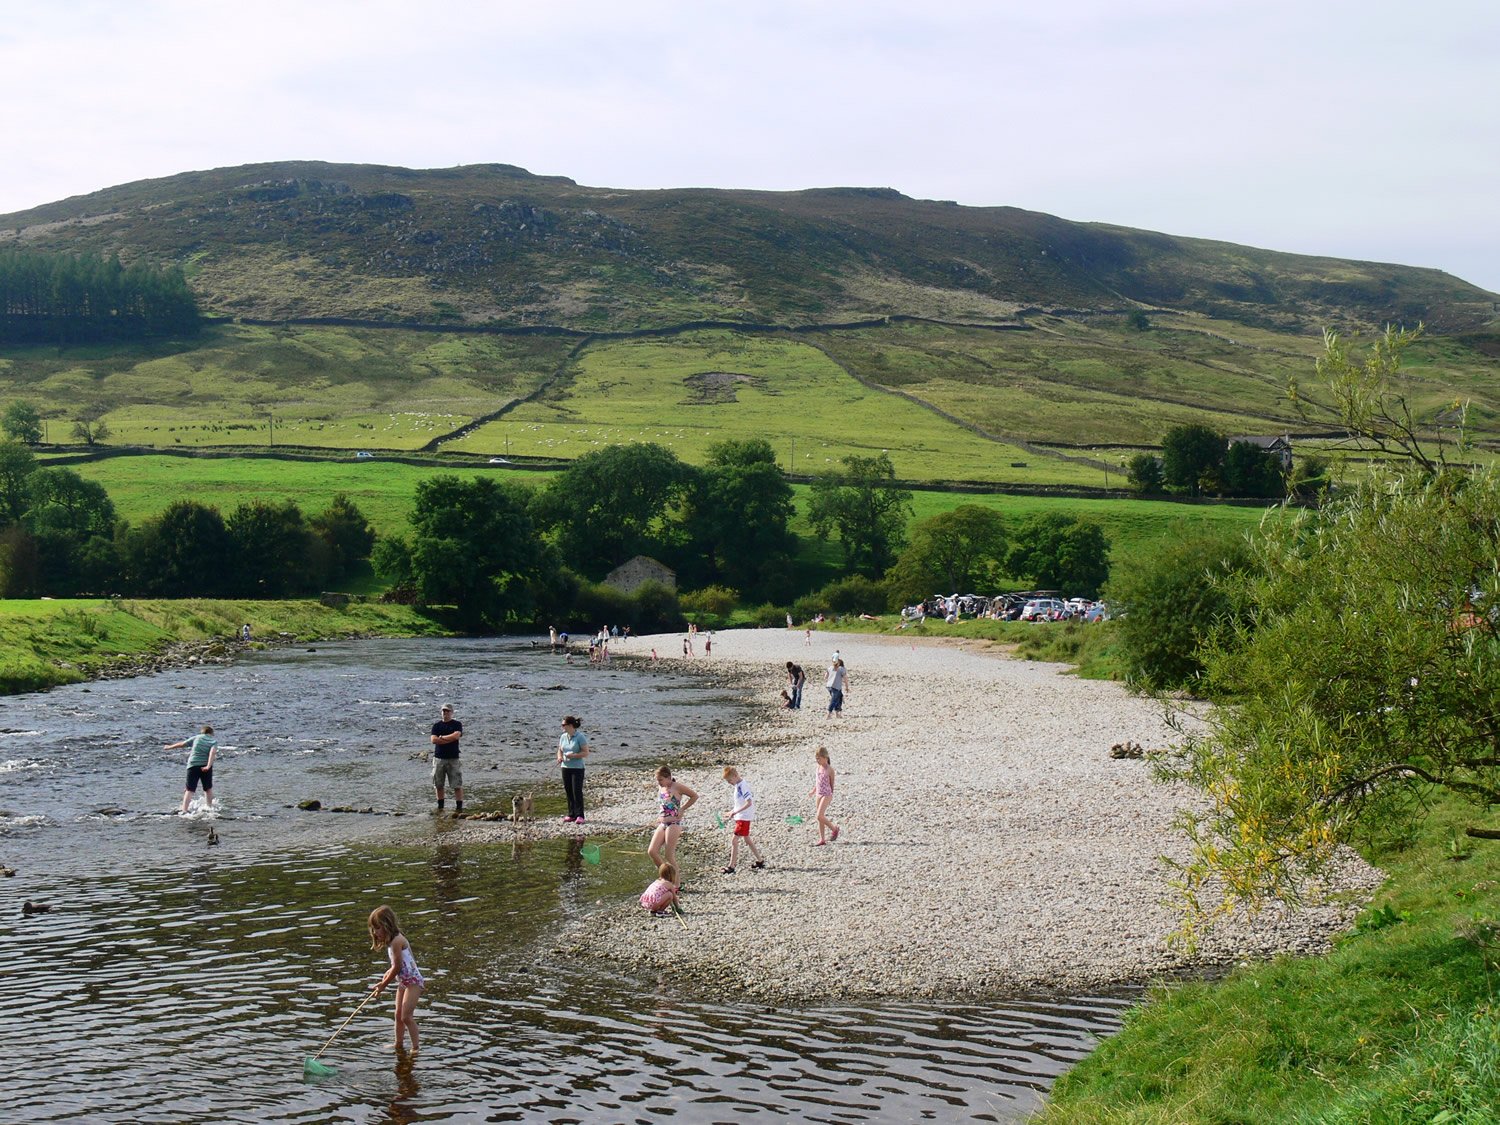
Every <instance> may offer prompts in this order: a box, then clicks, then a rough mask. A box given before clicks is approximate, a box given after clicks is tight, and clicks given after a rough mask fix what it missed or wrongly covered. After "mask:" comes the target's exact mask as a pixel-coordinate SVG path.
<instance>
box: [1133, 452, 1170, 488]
mask: <svg viewBox="0 0 1500 1125" xmlns="http://www.w3.org/2000/svg"><path fill="white" fill-rule="evenodd" d="M1125 477H1126V479H1127V480H1129V481H1130V487H1131V488H1133V489H1135V490H1136V491H1137V492H1140V493H1143V494H1144V495H1146V496H1152V495H1155V494H1156V493H1158V492H1160V491H1161V490H1162V488H1163V487H1164V485H1165V484H1166V481H1165V478H1164V477H1163V476H1162V470H1161V458H1160V457H1158V456H1156V454H1154V453H1137V454H1136V455H1135V456H1134V457H1132V458H1131V459H1130V461H1129V462H1128V463H1127V464H1126V466H1125Z"/></svg>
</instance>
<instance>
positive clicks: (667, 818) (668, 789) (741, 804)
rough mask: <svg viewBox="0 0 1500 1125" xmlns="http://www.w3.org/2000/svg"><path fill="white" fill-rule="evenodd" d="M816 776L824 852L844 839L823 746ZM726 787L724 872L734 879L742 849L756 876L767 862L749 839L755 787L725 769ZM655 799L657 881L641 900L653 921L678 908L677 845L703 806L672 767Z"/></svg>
mask: <svg viewBox="0 0 1500 1125" xmlns="http://www.w3.org/2000/svg"><path fill="white" fill-rule="evenodd" d="M813 759H814V761H815V763H816V771H815V773H814V775H813V787H812V790H811V792H809V793H808V796H809V797H812V798H813V799H814V802H815V804H814V807H815V808H816V810H817V818H818V839H817V842H816V843H814V844H813V847H823V846H825V845H827V844H831V843H833V842H834V841H835V840H837V839H838V838H839V826H838V825H837V824H835V823H834V822H833V821H832V820H831V819H830V818H829V816H828V806H829V805H831V804H832V803H833V787H834V780H835V776H836V775H835V772H834V768H833V762H832V761H831V760H830V758H829V756H828V750H827V748H826V747H823V746H819V747H818V749H817V752H816V753H815V754H814V755H813ZM723 778H724V784H726V785H728V786H729V787H730V792H731V796H730V809H729V821H728V825H727V827H728V828H729V830H730V835H729V863H728V864H727V865H726V866H725V867H724V869H723V872H724V874H725V875H733V874H735V873H736V872H737V871H738V869H739V862H740V844H741V843H743V844H744V845H745V847H746V848H747V849H748V850H749V852H750V857H751V864H750V867H751V870H760V869H761V868H764V867H765V866H766V857H765V856H764V855H762V854H761V850H760V848H759V847H758V846H757V845H756V843H755V841H754V840H752V839H751V838H750V827H751V825H752V824H753V823H754V821H755V816H756V811H755V793H754V791H753V790H752V789H751V787H750V783H749V782H748V781H747V780H745V778H744V777H742V776H741V775H740V771H739V770H738V769H736V768H735V767H734V766H725V767H724V773H723ZM656 787H657V789H656V798H657V802H658V804H659V805H660V809H661V811H660V815H659V817H658V820H657V823H656V827H655V829H654V830H653V831H652V833H651V842H650V843H649V844H648V845H647V846H646V854H647V855H648V856H649V857H650V858H651V862H652V863H653V864H655V865H656V879H655V881H654V882H652V883H651V885H650V886H648V887H647V888H646V890H645V891H644V892H643V893H642V895H641V906H643V907H644V908H645V909H647V910H649V911H650V912H651V913H652V914H654V915H658V916H660V915H664V914H667V913H668V912H669V911H671V910H672V908H673V907H674V906H675V905H676V903H677V896H678V895H679V894H681V893H682V889H683V888H682V881H681V880H680V879H679V878H678V874H677V841H678V840H679V839H680V838H681V836H682V827H683V817H684V816H685V815H686V813H687V811H688V809H690V808H692V807H693V805H694V804H696V803H697V801H698V794H697V792H696V791H695V790H693V789H692V788H691V787H689V786H688V785H686V784H684V783H683V782H681V781H678V780H677V779H676V778H674V777H673V776H672V770H671V768H670V767H668V766H662V767H661V768H660V769H659V770H657V771H656Z"/></svg>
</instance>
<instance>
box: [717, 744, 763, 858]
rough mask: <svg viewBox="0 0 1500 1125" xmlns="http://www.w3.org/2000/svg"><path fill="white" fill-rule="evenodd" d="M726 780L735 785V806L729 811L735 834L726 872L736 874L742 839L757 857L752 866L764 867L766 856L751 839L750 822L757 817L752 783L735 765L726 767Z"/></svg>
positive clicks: (731, 841)
mask: <svg viewBox="0 0 1500 1125" xmlns="http://www.w3.org/2000/svg"><path fill="white" fill-rule="evenodd" d="M724 782H725V784H726V785H732V786H733V787H734V808H733V809H731V810H730V813H729V822H730V824H732V825H733V826H734V835H733V836H731V837H730V838H729V866H728V867H726V868H724V874H726V875H733V874H734V868H735V864H737V863H738V862H739V859H740V841H741V840H744V841H745V846H746V847H748V848H749V849H750V854H751V855H752V856H754V857H755V862H754V863H752V864H751V865H750V866H751V867H752V868H756V867H764V866H765V865H766V860H765V857H764V856H762V855H761V854H760V849H759V848H757V847H756V846H755V841H754V840H752V839H750V822H751V821H753V820H754V819H755V796H754V795H753V794H752V793H751V792H750V785H749V783H748V782H747V781H745V780H744V779H743V778H742V777H740V772H739V770H737V769H735V768H734V767H733V766H725V767H724Z"/></svg>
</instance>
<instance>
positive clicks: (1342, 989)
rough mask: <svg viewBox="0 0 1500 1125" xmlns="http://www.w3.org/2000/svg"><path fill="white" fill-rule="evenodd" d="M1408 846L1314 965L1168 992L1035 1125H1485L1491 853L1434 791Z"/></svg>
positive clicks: (1494, 926) (1490, 1097)
mask: <svg viewBox="0 0 1500 1125" xmlns="http://www.w3.org/2000/svg"><path fill="white" fill-rule="evenodd" d="M1434 802H1435V804H1434V812H1433V815H1432V817H1431V818H1430V820H1429V821H1428V823H1427V826H1426V828H1425V829H1424V830H1423V832H1422V834H1421V835H1420V837H1419V838H1417V839H1415V840H1411V841H1407V842H1405V843H1403V844H1401V845H1399V846H1397V845H1387V846H1382V847H1373V848H1371V849H1370V851H1369V853H1368V857H1369V858H1370V860H1371V861H1372V862H1374V863H1376V864H1377V865H1379V866H1380V867H1381V868H1383V869H1384V870H1386V871H1387V872H1389V875H1390V878H1389V881H1388V882H1387V883H1386V885H1385V886H1384V887H1383V888H1382V889H1381V891H1380V892H1379V894H1377V895H1376V897H1375V900H1374V902H1373V903H1372V904H1371V907H1370V909H1369V910H1368V911H1366V912H1365V914H1363V915H1362V916H1361V918H1360V921H1359V924H1358V927H1357V929H1356V930H1355V931H1354V932H1353V933H1350V934H1348V935H1346V936H1345V937H1344V938H1342V939H1341V940H1340V941H1339V942H1338V944H1337V945H1336V947H1335V948H1334V949H1333V951H1332V952H1330V953H1329V954H1327V955H1326V956H1321V957H1307V958H1294V957H1285V958H1279V959H1277V960H1276V961H1274V962H1271V963H1269V964H1262V965H1255V966H1248V967H1244V968H1241V969H1239V970H1237V971H1236V972H1234V973H1232V974H1231V975H1230V976H1229V977H1227V978H1226V979H1224V980H1221V981H1216V982H1208V983H1194V984H1183V985H1169V986H1166V987H1164V988H1162V989H1160V990H1159V991H1157V992H1156V993H1155V994H1154V995H1153V996H1152V997H1151V998H1150V1000H1149V1001H1148V1002H1147V1003H1145V1004H1143V1005H1142V1006H1141V1007H1139V1008H1137V1009H1135V1010H1134V1011H1133V1012H1132V1013H1131V1014H1130V1015H1129V1017H1127V1019H1126V1022H1125V1027H1124V1029H1123V1030H1122V1031H1121V1032H1120V1033H1119V1034H1118V1035H1116V1036H1114V1037H1112V1038H1110V1039H1108V1040H1106V1041H1105V1042H1104V1043H1103V1044H1101V1045H1100V1047H1099V1048H1098V1050H1096V1051H1095V1052H1094V1053H1093V1054H1091V1055H1090V1056H1089V1057H1088V1058H1086V1059H1085V1060H1084V1061H1083V1062H1082V1063H1080V1064H1079V1065H1078V1066H1077V1068H1075V1069H1074V1070H1072V1071H1071V1072H1069V1073H1068V1074H1067V1075H1065V1076H1064V1077H1063V1078H1062V1079H1061V1081H1059V1082H1058V1084H1057V1086H1056V1088H1055V1090H1054V1092H1053V1095H1052V1099H1051V1101H1050V1103H1049V1105H1048V1107H1047V1110H1046V1111H1045V1112H1044V1113H1043V1114H1042V1116H1041V1120H1042V1121H1044V1122H1110V1123H1111V1125H1115V1123H1119V1122H1136V1123H1142V1125H1144V1123H1158V1122H1160V1123H1165V1122H1189V1121H1205V1122H1207V1121H1213V1122H1242V1121H1243V1122H1259V1121H1278V1122H1296V1123H1303V1122H1305V1123H1311V1122H1319V1123H1341V1122H1349V1123H1353V1122H1397V1121H1400V1122H1406V1121H1421V1122H1449V1123H1453V1125H1458V1123H1460V1122H1464V1123H1470V1122H1472V1123H1479V1122H1489V1121H1493V1120H1495V1118H1494V1116H1493V1114H1494V1111H1495V1106H1497V1105H1500V1001H1497V993H1496V988H1497V984H1500V980H1497V976H1496V974H1497V972H1500V891H1497V886H1500V844H1497V843H1493V842H1491V843H1485V842H1481V841H1473V840H1468V839H1466V838H1465V837H1463V836H1462V829H1463V827H1464V826H1465V825H1468V824H1472V823H1474V817H1473V815H1472V810H1468V809H1460V808H1459V807H1458V806H1457V803H1456V802H1453V801H1452V800H1451V799H1448V798H1443V797H1435V798H1434Z"/></svg>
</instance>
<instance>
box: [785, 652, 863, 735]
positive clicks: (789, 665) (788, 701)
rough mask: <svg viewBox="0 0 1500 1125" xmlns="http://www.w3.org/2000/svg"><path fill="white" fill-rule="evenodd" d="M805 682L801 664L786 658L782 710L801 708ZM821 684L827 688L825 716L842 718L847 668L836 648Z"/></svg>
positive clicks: (845, 694)
mask: <svg viewBox="0 0 1500 1125" xmlns="http://www.w3.org/2000/svg"><path fill="white" fill-rule="evenodd" d="M806 683H807V673H806V672H805V671H803V669H802V665H800V664H798V663H796V662H795V661H792V660H788V661H787V662H786V687H785V688H783V689H782V691H781V707H782V710H785V711H800V710H802V688H803V687H804V686H805V685H806ZM823 686H824V687H826V688H827V689H828V711H827V717H828V718H834V717H837V718H840V719H842V718H843V717H844V699H845V697H846V696H847V695H848V693H849V670H848V669H847V668H846V667H844V661H843V658H842V657H841V656H839V652H838V649H834V651H833V659H832V661H830V663H829V665H828V670H827V672H826V673H825V674H824V677H823Z"/></svg>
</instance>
